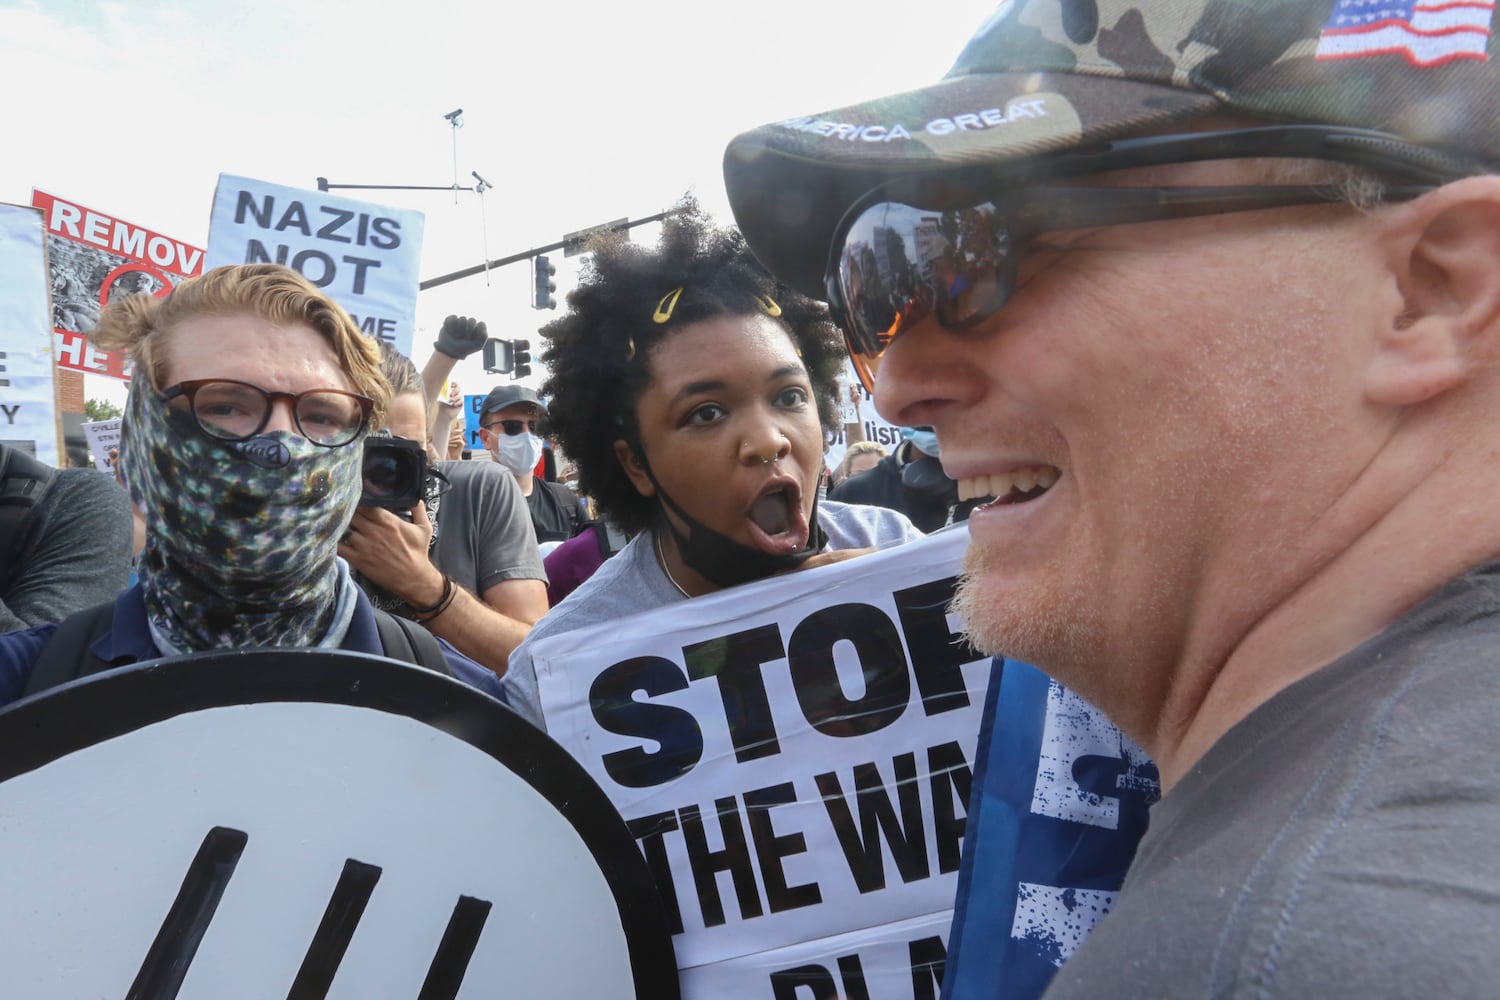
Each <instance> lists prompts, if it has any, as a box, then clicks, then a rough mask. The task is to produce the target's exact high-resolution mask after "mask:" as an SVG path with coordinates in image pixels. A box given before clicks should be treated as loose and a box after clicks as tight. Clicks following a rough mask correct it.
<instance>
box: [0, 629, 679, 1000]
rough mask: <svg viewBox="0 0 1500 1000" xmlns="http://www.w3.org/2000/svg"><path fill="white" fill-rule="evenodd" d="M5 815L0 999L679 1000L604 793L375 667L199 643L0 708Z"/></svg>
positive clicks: (447, 686) (664, 945)
mask: <svg viewBox="0 0 1500 1000" xmlns="http://www.w3.org/2000/svg"><path fill="white" fill-rule="evenodd" d="M0 817H3V824H0V827H3V830H4V834H5V848H6V858H7V863H6V864H5V865H4V866H0V915H3V918H4V923H5V927H6V933H5V934H4V935H3V936H0V964H3V966H4V968H5V975H6V982H7V983H8V984H10V985H9V986H8V987H7V989H6V993H7V995H17V996H28V997H85V996H87V997H104V996H110V997H142V998H144V997H161V998H170V997H177V996H183V997H324V996H327V997H332V998H345V1000H354V998H361V1000H362V998H367V997H426V998H433V1000H439V998H454V997H458V996H465V997H474V996H486V997H497V996H513V997H589V998H599V1000H632V998H642V1000H643V998H652V1000H655V998H657V997H664V998H668V1000H670V998H673V997H675V996H677V983H676V969H675V963H674V961H673V957H672V950H671V941H670V937H669V935H668V933H667V930H666V925H665V918H664V914H663V912H662V904H661V900H660V897H659V896H658V895H657V893H656V890H655V888H654V886H653V885H652V884H651V877H650V874H649V873H648V871H647V870H646V866H645V864H644V862H643V861H642V859H641V857H640V854H639V853H638V852H637V851H636V849H635V845H634V843H633V842H632V840H631V837H630V835H629V833H628V832H627V831H626V829H625V826H624V824H623V823H622V822H621V820H620V817H619V816H618V814H617V813H616V812H615V811H614V809H613V808H612V807H611V806H610V804H609V802H608V801H607V800H606V799H605V798H604V796H603V795H602V794H601V793H600V791H599V789H598V788H597V787H596V786H595V785H594V784H593V783H592V782H591V781H589V780H588V777H587V776H586V775H585V774H584V773H583V772H582V770H581V769H580V768H579V767H578V765H577V764H576V763H574V762H573V761H572V760H570V759H569V758H568V757H567V755H566V754H565V753H563V752H562V751H561V750H560V749H558V748H557V746H556V745H555V744H553V743H552V742H551V741H550V740H548V739H547V738H546V737H545V736H544V735H543V734H542V733H540V732H539V731H537V730H536V729H534V728H533V727H531V726H528V725H526V724H524V723H521V722H520V721H519V720H517V719H516V718H515V717H514V716H513V715H512V714H511V713H509V712H507V711H506V710H505V709H504V708H503V707H502V706H501V705H500V704H499V703H497V702H495V701H494V700H493V699H490V698H488V697H486V696H485V695H482V694H480V693H479V692H477V691H475V690H473V689H472V688H470V687H468V686H467V685H464V684H461V683H459V682H457V681H454V680H452V679H451V678H445V677H441V676H439V675H437V674H435V673H432V672H430V671H427V670H423V669H420V668H417V667H414V666H410V665H407V664H403V663H397V662H394V661H391V660H386V659H383V658H381V657H374V656H364V655H359V654H352V653H343V652H334V651H323V650H318V651H311V650H254V651H237V652H236V651H229V652H219V653H209V654H199V655H197V656H190V657H179V658H176V659H169V660H158V661H155V662H153V663H149V664H142V665H136V666H130V667H125V668H122V669H117V670H114V671H109V672H107V673H103V674H99V675H96V676H93V677H89V678H86V679H84V680H82V681H79V682H76V683H72V684H68V685H66V686H64V687H59V688H54V689H52V690H50V691H47V692H43V693H42V694H40V695H38V696H35V697H32V698H29V699H26V700H25V701H22V702H19V703H16V704H15V705H12V706H11V707H9V708H7V709H6V710H4V711H0ZM101 830H106V831H107V835H105V836H101V834H100V831H101Z"/></svg>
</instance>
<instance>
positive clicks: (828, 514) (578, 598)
mask: <svg viewBox="0 0 1500 1000" xmlns="http://www.w3.org/2000/svg"><path fill="white" fill-rule="evenodd" d="M818 523H819V524H821V525H822V526H823V530H824V531H825V532H826V533H827V534H828V545H827V547H826V548H825V550H824V551H828V552H836V551H839V550H841V549H885V548H890V547H891V546H893V545H900V544H901V543H903V542H909V541H913V540H915V539H918V538H921V537H922V533H921V532H920V531H918V530H917V529H916V528H915V527H913V526H912V523H911V522H910V521H908V520H907V519H906V515H904V514H902V513H899V512H898V511H894V510H888V509H887V508H884V507H865V506H861V505H857V504H846V503H839V502H838V501H836V500H821V501H819V502H818ZM651 539H652V536H651V533H650V532H644V533H642V534H640V535H637V536H636V537H635V538H633V539H631V541H630V543H629V544H628V545H626V546H625V547H624V548H623V549H621V550H620V552H619V553H618V554H617V555H616V556H615V557H614V558H613V559H607V560H605V562H604V565H602V566H600V567H599V569H598V571H597V572H596V573H595V574H594V575H593V576H591V577H589V578H588V579H587V580H585V581H584V582H583V583H582V584H581V585H580V586H579V587H578V589H577V590H575V591H573V593H571V594H569V595H568V597H567V599H566V600H564V601H563V602H562V603H561V604H559V605H558V606H557V607H555V608H553V609H552V610H551V611H549V612H547V614H546V615H545V616H543V618H542V620H541V621H539V622H537V623H536V627H535V628H533V629H532V630H531V634H530V635H528V636H527V637H526V640H525V641H524V642H522V643H521V645H519V646H517V647H516V650H515V652H513V653H511V654H510V665H509V668H508V669H507V670H506V672H505V677H504V678H502V682H503V684H504V686H505V693H506V696H507V697H508V698H509V699H510V704H511V707H512V708H514V709H515V710H516V711H518V712H520V713H521V714H522V715H524V716H525V717H526V718H528V719H530V720H531V721H533V722H535V723H536V724H537V725H538V726H541V725H543V723H542V709H541V703H540V701H539V700H538V697H537V688H536V668H535V667H534V666H533V665H532V662H531V645H532V643H533V642H536V641H537V640H539V639H543V638H545V637H546V636H549V635H558V634H561V633H563V632H571V631H573V630H574V629H579V628H584V627H585V626H588V625H595V624H597V623H599V622H607V621H614V620H615V619H616V618H624V617H625V616H626V615H633V614H638V613H640V612H642V611H649V610H650V609H652V608H659V607H661V606H662V605H665V604H672V603H674V602H676V601H682V600H686V598H685V597H683V596H682V593H681V592H680V591H678V589H677V588H676V587H674V586H673V585H672V582H671V581H670V580H668V579H667V575H666V574H665V573H663V572H662V569H661V564H660V563H659V562H657V561H656V551H655V548H654V546H653V545H652V540H651ZM544 728H545V727H544Z"/></svg>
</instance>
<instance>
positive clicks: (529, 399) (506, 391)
mask: <svg viewBox="0 0 1500 1000" xmlns="http://www.w3.org/2000/svg"><path fill="white" fill-rule="evenodd" d="M517 403H530V404H531V405H532V406H535V407H536V409H537V412H538V413H540V414H542V415H544V416H545V415H546V413H547V404H546V403H544V402H542V400H541V397H539V396H538V395H537V394H536V390H535V389H528V388H526V387H525V386H524V385H497V386H495V388H493V389H491V390H490V394H489V395H488V396H486V397H484V405H482V406H481V407H480V408H479V413H480V415H481V416H482V415H484V414H486V413H492V412H494V411H495V410H503V409H505V408H506V407H507V406H514V405H515V404H517Z"/></svg>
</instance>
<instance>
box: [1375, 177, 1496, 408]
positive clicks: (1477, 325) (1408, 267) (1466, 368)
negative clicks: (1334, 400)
mask: <svg viewBox="0 0 1500 1000" xmlns="http://www.w3.org/2000/svg"><path fill="white" fill-rule="evenodd" d="M1402 216H1403V219H1402V221H1401V222H1399V223H1397V225H1396V226H1395V227H1394V228H1395V230H1396V232H1393V233H1392V234H1391V236H1392V240H1391V246H1392V248H1393V254H1394V257H1393V259H1392V261H1391V263H1392V266H1393V268H1394V273H1395V274H1396V275H1397V278H1398V285H1399V290H1400V306H1401V308H1400V311H1399V312H1397V313H1395V314H1393V315H1391V316H1389V317H1388V319H1387V325H1386V327H1385V329H1383V330H1382V331H1381V333H1380V336H1379V338H1378V341H1377V343H1376V345H1375V346H1376V354H1375V357H1374V359H1373V360H1372V363H1371V365H1370V368H1369V370H1368V372H1367V378H1366V383H1365V390H1366V397H1367V398H1368V399H1369V400H1370V401H1371V402H1373V403H1377V404H1382V405H1388V406H1409V405H1413V404H1416V403H1421V402H1424V401H1426V400H1428V399H1432V398H1434V397H1436V396H1438V395H1441V394H1442V393H1443V392H1446V391H1447V390H1449V389H1452V388H1454V387H1456V386H1459V385H1461V384H1463V383H1465V382H1467V381H1468V380H1469V379H1471V378H1473V377H1474V376H1475V375H1477V374H1479V373H1480V372H1482V371H1484V370H1485V369H1487V368H1489V367H1490V366H1492V365H1494V364H1495V363H1496V362H1497V361H1500V177H1470V178H1466V179H1464V180H1461V181H1454V182H1453V183H1451V184H1447V185H1444V186H1443V187H1441V188H1439V189H1438V190H1436V191H1434V192H1432V193H1431V194H1427V195H1424V196H1423V197H1422V198H1420V199H1418V200H1417V201H1415V202H1412V203H1411V204H1410V205H1409V206H1405V207H1404V210H1403V212H1402Z"/></svg>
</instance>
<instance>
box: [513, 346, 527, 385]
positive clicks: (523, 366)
mask: <svg viewBox="0 0 1500 1000" xmlns="http://www.w3.org/2000/svg"><path fill="white" fill-rule="evenodd" d="M510 356H511V366H510V377H511V378H525V377H526V376H528V375H530V374H531V341H529V340H512V341H511V342H510Z"/></svg>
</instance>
